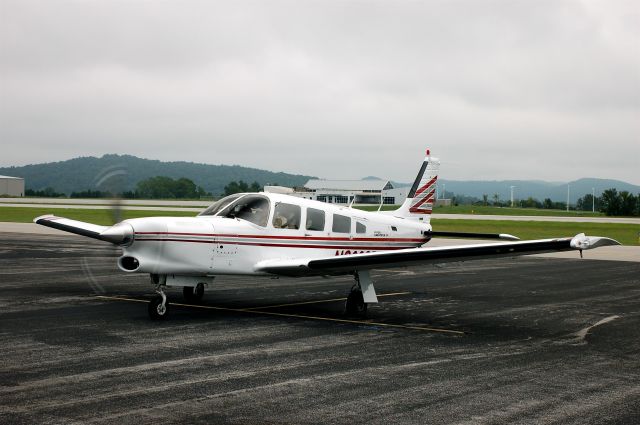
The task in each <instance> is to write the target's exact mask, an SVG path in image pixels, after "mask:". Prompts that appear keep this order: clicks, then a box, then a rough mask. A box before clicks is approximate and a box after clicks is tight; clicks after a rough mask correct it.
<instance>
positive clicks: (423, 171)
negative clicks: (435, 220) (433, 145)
mask: <svg viewBox="0 0 640 425" xmlns="http://www.w3.org/2000/svg"><path fill="white" fill-rule="evenodd" d="M439 168H440V160H439V159H438V158H434V157H432V156H431V153H430V151H429V150H428V149H427V156H426V157H425V158H424V161H423V162H422V166H421V167H420V171H419V172H418V175H417V176H416V180H415V181H414V182H413V186H411V190H410V191H409V193H408V194H407V199H406V200H405V201H404V203H403V204H402V206H401V207H400V208H398V209H397V210H395V211H391V212H390V213H391V214H393V215H394V216H396V217H404V218H411V219H414V220H419V221H423V222H426V223H429V221H430V220H431V211H432V210H433V206H434V204H435V202H436V181H437V180H438V169H439Z"/></svg>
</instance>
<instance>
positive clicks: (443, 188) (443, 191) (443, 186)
mask: <svg viewBox="0 0 640 425" xmlns="http://www.w3.org/2000/svg"><path fill="white" fill-rule="evenodd" d="M445 187H446V186H445V185H444V183H442V199H447V191H446V189H445Z"/></svg>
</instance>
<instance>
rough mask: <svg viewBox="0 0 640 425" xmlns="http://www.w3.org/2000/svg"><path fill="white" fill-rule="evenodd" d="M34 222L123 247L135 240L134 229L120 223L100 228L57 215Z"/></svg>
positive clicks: (40, 218)
mask: <svg viewBox="0 0 640 425" xmlns="http://www.w3.org/2000/svg"><path fill="white" fill-rule="evenodd" d="M33 222H34V223H36V224H40V225H42V226H47V227H51V228H53V229H58V230H62V231H64V232H69V233H75V234H76V235H81V236H86V237H89V238H93V239H99V240H101V241H106V242H111V243H113V244H116V245H123V244H127V243H129V242H131V241H132V240H133V228H132V227H131V226H130V225H129V224H127V223H119V224H116V225H114V226H99V225H97V224H92V223H86V222H84V221H78V220H71V219H69V218H64V217H56V216H55V215H41V216H40V217H36V218H34V219H33Z"/></svg>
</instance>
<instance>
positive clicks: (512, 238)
mask: <svg viewBox="0 0 640 425" xmlns="http://www.w3.org/2000/svg"><path fill="white" fill-rule="evenodd" d="M498 237H499V238H500V239H505V240H508V241H519V240H520V238H519V237H517V236H513V235H510V234H508V233H500V235H499V236H498Z"/></svg>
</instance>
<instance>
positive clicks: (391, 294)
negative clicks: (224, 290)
mask: <svg viewBox="0 0 640 425" xmlns="http://www.w3.org/2000/svg"><path fill="white" fill-rule="evenodd" d="M410 293H411V292H391V293H388V294H378V298H381V297H393V296H398V295H408V294H410ZM346 299H347V297H342V298H331V299H328V300H316V301H303V302H299V303H289V304H275V305H266V306H258V307H249V308H246V309H245V310H262V309H265V308H278V307H293V306H296V305H306V304H321V303H332V302H336V301H346Z"/></svg>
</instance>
